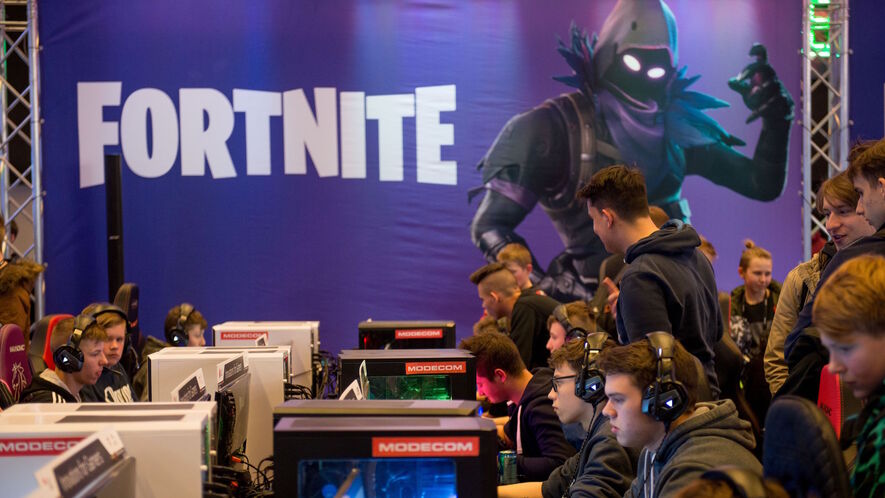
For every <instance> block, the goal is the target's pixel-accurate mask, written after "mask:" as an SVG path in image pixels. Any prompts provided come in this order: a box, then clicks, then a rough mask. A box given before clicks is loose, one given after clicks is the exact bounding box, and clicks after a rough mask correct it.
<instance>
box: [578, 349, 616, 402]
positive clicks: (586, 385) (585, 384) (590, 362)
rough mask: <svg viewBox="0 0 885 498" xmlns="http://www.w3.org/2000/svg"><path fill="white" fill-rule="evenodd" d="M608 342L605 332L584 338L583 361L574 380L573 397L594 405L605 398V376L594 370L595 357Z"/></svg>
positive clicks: (596, 369)
mask: <svg viewBox="0 0 885 498" xmlns="http://www.w3.org/2000/svg"><path fill="white" fill-rule="evenodd" d="M607 340H609V336H608V334H606V333H605V332H594V333H592V334H590V335H587V336H585V337H584V359H583V361H582V362H581V371H580V372H578V378H577V379H576V380H575V396H577V397H579V398H581V399H582V400H584V401H585V402H587V403H593V404H594V405H595V404H597V403H599V402H600V401H601V400H602V398H603V397H604V396H605V375H604V374H603V373H602V371H601V370H599V369H598V368H596V356H598V355H599V352H600V351H602V348H603V347H604V346H605V342H606V341H607Z"/></svg>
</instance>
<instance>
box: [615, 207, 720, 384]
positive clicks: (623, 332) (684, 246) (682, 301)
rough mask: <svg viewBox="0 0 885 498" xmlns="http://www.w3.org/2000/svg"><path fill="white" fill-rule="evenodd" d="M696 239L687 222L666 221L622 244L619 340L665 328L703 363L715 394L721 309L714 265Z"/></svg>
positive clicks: (643, 335) (618, 318)
mask: <svg viewBox="0 0 885 498" xmlns="http://www.w3.org/2000/svg"><path fill="white" fill-rule="evenodd" d="M700 244H701V239H700V237H698V234H697V232H696V231H695V230H694V228H692V227H691V225H686V224H684V223H682V222H681V221H678V220H670V221H668V222H667V223H666V224H664V226H662V227H661V228H660V230H658V231H656V232H654V233H653V234H651V235H649V236H648V237H645V238H644V239H640V240H639V241H638V242H636V243H635V244H633V245H632V246H630V247H628V248H627V252H626V255H625V257H624V260H625V261H626V262H627V263H628V264H629V265H630V266H628V267H627V270H626V271H625V272H624V276H623V277H622V278H621V294H620V297H618V317H617V325H618V340H619V341H620V342H621V343H622V344H627V343H630V342H634V341H638V340H641V339H643V338H644V337H645V334H647V333H649V332H657V331H663V332H669V333H671V334H673V336H674V337H675V338H676V339H678V340H679V342H681V343H682V345H683V346H684V347H685V349H686V350H688V352H689V353H691V354H693V355H695V356H696V357H697V358H698V359H699V360H700V361H701V364H702V365H703V366H704V371H705V373H706V374H707V380H708V382H709V383H710V388H711V389H712V391H713V394H714V396H715V395H718V393H719V383H718V381H717V377H716V370H715V368H714V364H713V356H714V354H713V346H714V345H715V344H716V343H717V342H719V340H720V339H721V338H722V311H721V310H720V308H719V294H718V291H717V289H716V279H715V278H714V276H713V267H712V266H710V262H709V261H708V260H707V258H706V257H705V256H704V255H703V254H702V253H701V252H700V251H699V250H697V247H698V246H699V245H700Z"/></svg>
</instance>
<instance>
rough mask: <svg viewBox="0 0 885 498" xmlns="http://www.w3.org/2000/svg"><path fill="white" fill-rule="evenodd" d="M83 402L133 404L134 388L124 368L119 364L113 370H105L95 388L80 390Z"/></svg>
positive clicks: (89, 387) (86, 387)
mask: <svg viewBox="0 0 885 498" xmlns="http://www.w3.org/2000/svg"><path fill="white" fill-rule="evenodd" d="M80 397H81V398H83V401H93V402H106V403H132V402H133V401H134V400H133V399H132V388H131V387H130V385H129V376H128V375H126V370H124V369H123V366H122V365H120V364H119V363H117V364H116V365H114V366H113V367H111V368H105V369H103V370H102V372H101V377H99V378H98V382H96V383H95V385H93V386H85V387H83V389H81V390H80Z"/></svg>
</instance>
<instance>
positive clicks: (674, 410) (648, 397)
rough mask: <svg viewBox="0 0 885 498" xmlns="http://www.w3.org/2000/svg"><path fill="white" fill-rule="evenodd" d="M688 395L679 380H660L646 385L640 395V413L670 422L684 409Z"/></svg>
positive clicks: (660, 420)
mask: <svg viewBox="0 0 885 498" xmlns="http://www.w3.org/2000/svg"><path fill="white" fill-rule="evenodd" d="M686 399H688V396H687V394H686V392H685V386H683V385H682V383H680V382H672V381H671V382H662V383H661V384H659V386H658V389H655V384H654V383H652V385H650V386H648V387H647V388H646V389H645V393H644V394H643V396H642V413H645V414H647V415H649V416H650V417H652V418H654V419H655V420H657V421H659V422H672V421H673V420H675V419H676V418H677V417H679V416H680V415H682V413H683V412H684V411H685V408H686V406H685V400H686Z"/></svg>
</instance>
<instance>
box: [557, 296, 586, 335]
mask: <svg viewBox="0 0 885 498" xmlns="http://www.w3.org/2000/svg"><path fill="white" fill-rule="evenodd" d="M553 318H556V321H557V322H559V324H560V325H562V328H564V329H565V340H566V342H568V341H569V340H571V339H584V338H586V337H587V331H586V330H584V328H583V327H578V326H575V325H574V324H572V322H571V320H569V319H568V313H567V312H566V310H565V305H564V304H560V305H558V306H557V307H555V308H553Z"/></svg>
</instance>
